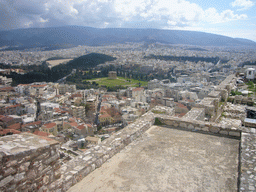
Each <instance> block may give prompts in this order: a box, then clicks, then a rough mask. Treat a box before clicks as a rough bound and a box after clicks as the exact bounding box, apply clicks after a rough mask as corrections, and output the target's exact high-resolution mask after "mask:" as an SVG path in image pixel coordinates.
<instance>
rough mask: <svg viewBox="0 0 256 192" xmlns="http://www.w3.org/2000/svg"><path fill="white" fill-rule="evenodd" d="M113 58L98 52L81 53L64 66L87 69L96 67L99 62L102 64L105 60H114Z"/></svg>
mask: <svg viewBox="0 0 256 192" xmlns="http://www.w3.org/2000/svg"><path fill="white" fill-rule="evenodd" d="M114 60H115V58H114V57H111V56H109V55H104V54H100V53H90V54H88V55H83V56H81V57H78V58H76V59H73V60H71V61H69V62H68V63H67V64H66V67H68V68H71V69H83V70H85V69H88V68H93V67H96V66H97V65H99V64H103V63H105V62H107V61H114Z"/></svg>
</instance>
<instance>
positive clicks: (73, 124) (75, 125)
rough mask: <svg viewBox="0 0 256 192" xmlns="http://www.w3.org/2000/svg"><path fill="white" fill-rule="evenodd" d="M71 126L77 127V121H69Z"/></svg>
mask: <svg viewBox="0 0 256 192" xmlns="http://www.w3.org/2000/svg"><path fill="white" fill-rule="evenodd" d="M69 124H70V125H71V126H72V127H77V125H78V124H77V122H71V123H69Z"/></svg>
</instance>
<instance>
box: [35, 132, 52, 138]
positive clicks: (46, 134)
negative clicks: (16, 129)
mask: <svg viewBox="0 0 256 192" xmlns="http://www.w3.org/2000/svg"><path fill="white" fill-rule="evenodd" d="M33 134H35V135H38V136H43V137H47V136H48V135H50V134H49V133H46V132H43V131H35V132H34V133H33Z"/></svg>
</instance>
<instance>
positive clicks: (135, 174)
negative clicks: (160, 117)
mask: <svg viewBox="0 0 256 192" xmlns="http://www.w3.org/2000/svg"><path fill="white" fill-rule="evenodd" d="M238 152H239V140H236V139H232V138H226V137H218V136H214V135H207V134H201V133H195V132H189V131H183V130H177V129H170V128H164V127H158V126H152V127H151V128H150V129H149V130H148V131H147V132H146V133H144V135H143V136H142V138H140V139H138V141H136V142H134V143H132V144H130V145H128V146H127V147H126V148H125V149H124V150H122V151H121V152H120V153H118V154H116V155H115V156H114V157H112V158H111V159H110V160H109V161H108V162H106V163H104V164H103V165H102V167H100V168H98V169H96V170H95V171H94V172H92V173H91V174H89V175H88V176H87V177H85V178H84V179H83V180H81V181H80V182H79V183H77V184H76V185H75V186H73V187H72V188H70V189H69V192H78V191H81V192H82V191H86V192H91V191H95V192H98V191H102V192H103V191H104V192H105V191H108V192H110V191H136V192H138V191H157V192H159V191H164V192H165V191H172V192H173V191H175V192H177V191H184V192H185V191H189V192H193V191H196V192H200V191H201V192H205V191H208V192H209V191H213V192H218V191H225V192H227V191H237V177H238Z"/></svg>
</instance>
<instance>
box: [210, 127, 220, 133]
mask: <svg viewBox="0 0 256 192" xmlns="http://www.w3.org/2000/svg"><path fill="white" fill-rule="evenodd" d="M209 131H210V132H212V133H218V132H219V131H220V128H219V127H216V126H212V127H210V128H209Z"/></svg>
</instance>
